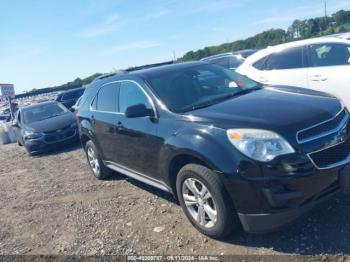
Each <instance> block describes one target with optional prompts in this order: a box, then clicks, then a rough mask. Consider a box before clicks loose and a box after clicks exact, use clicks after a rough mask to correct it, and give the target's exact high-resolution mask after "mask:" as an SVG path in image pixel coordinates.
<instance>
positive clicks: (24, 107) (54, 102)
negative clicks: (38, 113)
mask: <svg viewBox="0 0 350 262" xmlns="http://www.w3.org/2000/svg"><path fill="white" fill-rule="evenodd" d="M50 104H58V102H57V101H54V100H49V101H45V102H40V103H36V104H31V105H27V106H21V107H20V109H21V110H27V109H32V108H36V107H40V106H42V105H50Z"/></svg>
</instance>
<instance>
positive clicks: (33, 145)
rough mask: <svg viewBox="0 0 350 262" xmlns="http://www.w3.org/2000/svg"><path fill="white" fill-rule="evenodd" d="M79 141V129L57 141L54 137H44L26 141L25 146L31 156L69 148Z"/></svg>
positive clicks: (58, 138) (58, 137)
mask: <svg viewBox="0 0 350 262" xmlns="http://www.w3.org/2000/svg"><path fill="white" fill-rule="evenodd" d="M73 131H74V132H73ZM77 141H79V133H78V130H77V129H74V130H72V131H71V133H69V134H67V135H63V136H62V137H60V136H57V138H55V139H52V135H43V136H42V137H40V138H37V139H30V140H26V141H25V144H24V146H25V147H26V149H27V150H28V152H30V153H31V154H39V153H44V152H47V151H50V150H54V149H57V148H61V147H64V146H68V145H70V144H71V143H74V142H77Z"/></svg>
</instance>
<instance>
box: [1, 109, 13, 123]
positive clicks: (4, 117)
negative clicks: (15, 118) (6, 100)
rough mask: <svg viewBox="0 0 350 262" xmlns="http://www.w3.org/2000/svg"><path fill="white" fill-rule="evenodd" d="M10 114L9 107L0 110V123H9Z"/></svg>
mask: <svg viewBox="0 0 350 262" xmlns="http://www.w3.org/2000/svg"><path fill="white" fill-rule="evenodd" d="M10 118H11V112H10V108H9V107H4V108H0V121H5V122H7V121H9V119H10Z"/></svg>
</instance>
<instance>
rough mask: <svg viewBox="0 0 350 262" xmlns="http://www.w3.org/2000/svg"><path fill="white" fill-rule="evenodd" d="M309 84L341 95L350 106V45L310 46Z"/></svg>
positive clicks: (320, 89) (313, 87)
mask: <svg viewBox="0 0 350 262" xmlns="http://www.w3.org/2000/svg"><path fill="white" fill-rule="evenodd" d="M308 50H309V66H310V67H309V69H308V86H309V88H311V89H316V90H319V91H323V92H327V93H330V94H333V95H335V96H337V97H340V98H341V99H343V100H344V102H345V103H346V104H347V106H348V107H350V45H347V44H341V43H322V44H315V45H310V46H309V49H308Z"/></svg>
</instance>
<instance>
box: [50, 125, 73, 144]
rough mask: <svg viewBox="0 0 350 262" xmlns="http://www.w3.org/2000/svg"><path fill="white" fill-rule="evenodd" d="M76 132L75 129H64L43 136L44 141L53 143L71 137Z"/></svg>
mask: <svg viewBox="0 0 350 262" xmlns="http://www.w3.org/2000/svg"><path fill="white" fill-rule="evenodd" d="M75 134H76V130H75V129H66V130H64V131H61V132H55V133H52V134H49V135H46V136H45V137H44V140H45V142H46V143H49V144H50V143H55V142H59V141H62V140H65V139H68V138H71V137H73V136H74V135H75Z"/></svg>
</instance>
